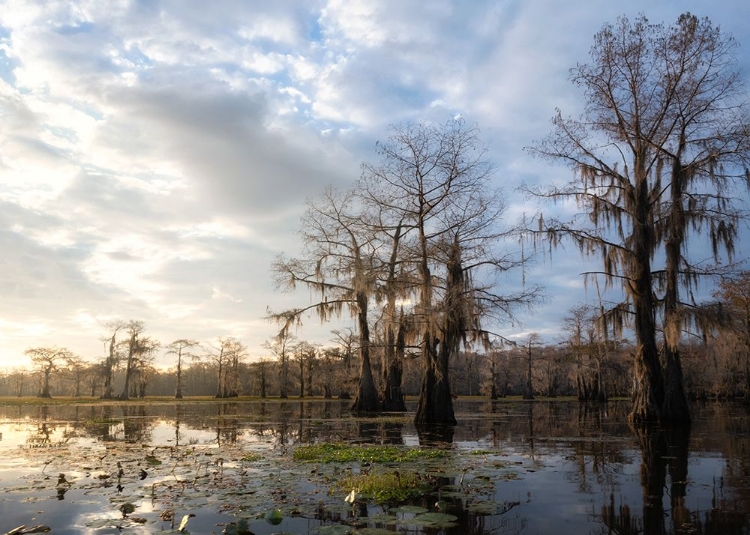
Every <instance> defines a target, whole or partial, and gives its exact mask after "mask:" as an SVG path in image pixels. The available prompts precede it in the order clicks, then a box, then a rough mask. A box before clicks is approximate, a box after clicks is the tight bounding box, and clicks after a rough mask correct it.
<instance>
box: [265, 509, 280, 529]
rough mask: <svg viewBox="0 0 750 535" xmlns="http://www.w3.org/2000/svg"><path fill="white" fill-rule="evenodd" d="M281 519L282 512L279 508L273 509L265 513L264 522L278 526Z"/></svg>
mask: <svg viewBox="0 0 750 535" xmlns="http://www.w3.org/2000/svg"><path fill="white" fill-rule="evenodd" d="M282 520H284V514H283V513H282V512H281V510H280V509H274V510H273V511H269V512H268V513H267V514H266V522H268V523H269V524H271V525H272V526H278V525H279V524H281V521H282Z"/></svg>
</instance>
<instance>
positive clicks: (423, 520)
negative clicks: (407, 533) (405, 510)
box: [409, 513, 458, 528]
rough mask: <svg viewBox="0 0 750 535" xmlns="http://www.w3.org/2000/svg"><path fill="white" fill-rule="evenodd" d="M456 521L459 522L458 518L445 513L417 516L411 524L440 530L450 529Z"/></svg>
mask: <svg viewBox="0 0 750 535" xmlns="http://www.w3.org/2000/svg"><path fill="white" fill-rule="evenodd" d="M456 520H458V517H457V516H454V515H448V514H445V513H424V514H421V515H417V516H415V517H414V518H412V519H411V520H409V523H413V524H423V525H429V526H434V527H438V528H449V527H452V526H454V525H455V522H456Z"/></svg>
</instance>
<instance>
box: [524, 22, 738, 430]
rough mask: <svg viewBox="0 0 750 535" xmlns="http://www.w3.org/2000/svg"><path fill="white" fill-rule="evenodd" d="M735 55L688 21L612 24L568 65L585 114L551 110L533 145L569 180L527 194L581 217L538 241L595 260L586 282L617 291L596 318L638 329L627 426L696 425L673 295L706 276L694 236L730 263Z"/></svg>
mask: <svg viewBox="0 0 750 535" xmlns="http://www.w3.org/2000/svg"><path fill="white" fill-rule="evenodd" d="M735 46H736V43H735V42H734V41H733V40H732V39H731V38H730V37H727V36H724V35H723V34H721V32H720V31H719V29H718V28H717V27H714V26H713V25H712V24H711V22H710V21H709V20H708V19H698V18H697V17H694V16H693V15H691V14H689V13H686V14H684V15H681V16H680V18H679V19H678V21H677V22H676V23H675V24H674V25H671V26H665V25H663V24H651V23H649V22H648V20H647V19H646V18H645V17H643V16H641V17H638V18H637V19H635V20H633V21H630V20H629V19H627V18H625V17H621V18H620V19H618V21H617V23H616V24H614V25H613V24H606V25H605V26H604V27H603V28H602V30H601V31H600V32H599V33H597V34H596V36H595V38H594V45H593V47H592V49H591V53H590V56H591V57H590V61H589V62H588V63H584V64H579V65H578V66H576V67H575V68H574V69H573V70H572V74H571V79H572V81H573V82H574V83H575V84H576V85H578V86H580V87H581V88H582V89H583V92H584V97H585V102H586V107H585V110H584V112H583V114H582V115H581V117H579V118H577V119H573V118H565V117H563V116H562V114H561V113H560V112H559V111H558V113H557V115H556V116H555V117H554V119H553V125H554V129H553V132H552V133H551V134H550V135H549V136H548V137H547V138H546V139H544V140H543V141H541V142H540V143H538V144H537V145H535V146H534V147H532V148H531V151H532V152H533V153H535V154H538V155H541V156H543V157H546V158H549V159H550V160H553V161H559V162H564V163H567V164H568V165H570V166H571V167H572V168H573V169H574V171H575V172H576V177H575V178H574V179H573V180H572V181H570V182H569V183H568V184H566V185H564V186H561V187H552V188H547V189H534V190H532V192H533V193H534V194H537V195H540V196H544V197H547V198H551V199H554V200H556V201H561V200H566V199H570V200H572V201H575V202H577V203H578V206H579V207H581V209H582V211H581V214H580V216H579V217H577V218H574V220H572V221H565V222H563V221H559V220H547V221H545V220H543V219H541V218H540V221H539V227H538V230H537V231H536V235H537V237H541V236H544V237H546V238H549V239H550V240H551V242H552V243H553V244H559V243H560V242H561V240H562V239H564V238H570V239H572V240H573V241H574V242H575V243H576V244H577V245H578V246H579V248H580V249H581V251H582V252H583V253H584V254H588V255H591V254H596V255H599V256H600V258H601V259H602V262H603V269H602V271H601V272H596V273H589V274H588V275H589V276H603V277H604V278H605V280H606V282H607V283H608V284H609V285H620V286H621V287H622V289H623V290H624V294H625V301H624V302H623V303H620V304H619V305H618V306H615V307H613V308H612V309H611V310H609V311H608V312H607V313H606V314H605V315H604V317H603V320H604V324H605V325H607V326H610V327H613V328H614V329H615V330H618V331H619V330H621V329H622V328H623V326H624V325H625V324H627V325H629V326H631V327H632V328H633V331H634V332H635V337H636V355H635V368H634V379H635V391H634V404H633V410H632V412H631V414H630V418H631V420H632V421H633V422H635V423H645V422H654V421H659V422H667V421H672V422H674V421H689V419H690V415H689V411H688V409H687V403H686V400H685V392H684V385H683V379H682V372H681V364H680V360H679V340H680V333H681V332H682V330H683V329H684V328H685V327H686V326H688V325H690V324H691V323H693V322H692V318H691V312H692V310H693V309H694V308H695V304H694V303H688V302H685V300H682V299H680V288H683V289H684V288H690V286H691V285H692V284H694V282H695V280H696V279H697V277H698V276H700V275H701V274H708V273H710V272H711V270H710V269H706V268H703V267H701V266H696V265H693V264H691V263H690V262H689V260H688V255H687V243H688V238H689V237H690V236H707V237H709V239H710V242H711V245H712V250H713V253H714V255H715V257H717V259H718V258H719V257H720V254H721V253H722V252H723V253H725V254H727V255H731V253H732V252H733V243H734V239H735V238H736V234H737V222H738V218H739V212H738V211H737V210H735V209H734V208H733V206H732V202H731V198H730V197H729V196H727V195H726V193H725V192H726V185H727V184H729V183H732V182H734V181H735V180H737V179H744V178H745V173H746V171H745V167H746V164H747V159H748V155H749V149H750V123H749V122H748V115H747V106H746V103H745V101H744V100H743V93H742V90H741V87H742V84H741V79H740V78H739V74H738V73H737V71H736V68H735V59H734V56H733V50H734V48H735ZM662 255H663V257H664V258H665V264H664V267H663V268H662V269H655V267H654V262H655V259H656V258H661V257H662ZM660 320H661V322H660ZM660 333H661V337H660ZM659 338H661V340H662V341H663V343H662V348H661V351H662V354H663V357H664V358H663V360H664V362H665V365H664V366H662V363H661V361H660V347H659Z"/></svg>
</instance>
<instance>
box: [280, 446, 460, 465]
mask: <svg viewBox="0 0 750 535" xmlns="http://www.w3.org/2000/svg"><path fill="white" fill-rule="evenodd" d="M448 455H450V452H448V451H446V450H439V449H422V448H406V447H399V446H362V445H356V444H311V445H305V446H299V447H298V448H297V449H296V450H294V460H295V461H302V462H319V463H347V462H370V463H404V462H411V461H416V460H423V459H441V458H444V457H447V456H448Z"/></svg>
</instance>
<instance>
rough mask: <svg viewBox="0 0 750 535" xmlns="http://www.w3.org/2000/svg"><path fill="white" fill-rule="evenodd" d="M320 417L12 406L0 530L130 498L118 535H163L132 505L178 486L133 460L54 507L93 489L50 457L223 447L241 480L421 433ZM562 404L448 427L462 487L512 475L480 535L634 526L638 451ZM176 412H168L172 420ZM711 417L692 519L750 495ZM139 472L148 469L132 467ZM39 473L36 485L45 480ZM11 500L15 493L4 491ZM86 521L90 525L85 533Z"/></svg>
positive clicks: (80, 521) (393, 423) (406, 425)
mask: <svg viewBox="0 0 750 535" xmlns="http://www.w3.org/2000/svg"><path fill="white" fill-rule="evenodd" d="M322 406H323V404H322V403H318V404H316V403H310V404H308V405H304V404H297V403H287V404H276V405H274V404H273V403H269V404H268V405H267V406H266V407H264V410H263V412H261V413H258V412H257V411H258V410H259V407H258V405H252V406H251V405H247V406H245V405H237V406H230V407H229V408H227V407H223V408H218V409H217V408H216V407H214V406H210V405H209V406H202V407H197V406H196V407H192V406H190V405H184V406H181V407H180V409H176V408H175V406H174V405H165V406H163V407H159V406H148V407H147V408H140V409H138V410H137V411H136V410H134V409H131V408H127V409H126V408H118V409H117V410H112V411H108V412H102V411H103V409H102V408H101V407H96V408H90V409H89V408H85V409H83V410H81V411H76V413H75V415H76V416H77V417H78V420H77V421H74V420H73V419H72V417H71V415H70V414H68V413H67V412H66V410H69V409H62V408H59V409H56V408H54V407H51V408H50V409H49V411H44V413H43V417H40V416H39V414H38V413H35V412H34V411H33V410H32V409H28V414H23V411H20V410H19V409H17V408H16V409H13V410H10V409H8V410H6V412H5V413H3V409H4V408H3V407H0V433H2V435H1V438H0V491H2V493H3V494H2V497H0V533H4V532H5V531H7V530H9V529H11V528H13V527H15V526H16V525H19V524H21V523H30V522H31V520H30V518H29V517H28V515H29V514H30V513H24V511H29V512H34V513H33V514H35V515H36V516H35V517H34V518H35V520H34V522H35V523H36V522H38V523H45V522H50V521H51V520H50V519H53V518H54V522H57V523H58V524H57V525H58V526H59V525H60V522H64V523H65V524H66V525H69V526H70V527H69V529H68V531H66V530H65V529H63V530H60V529H54V530H53V532H54V533H56V534H58V535H59V534H61V533H62V534H66V533H91V534H94V533H96V534H102V533H116V532H117V531H116V529H115V528H113V527H106V522H107V518H110V519H115V520H116V519H117V518H121V516H120V514H119V512H118V510H117V506H118V504H119V503H122V502H123V501H124V500H128V499H131V500H133V501H137V502H138V503H139V509H138V514H142V515H145V516H149V518H151V522H152V523H151V524H149V525H148V526H146V527H144V528H142V529H141V528H128V529H127V532H129V533H152V532H154V531H158V530H159V529H168V528H169V525H166V524H164V523H163V522H162V521H159V520H158V512H159V511H161V510H163V508H164V504H161V503H158V502H154V503H151V502H149V501H148V500H146V499H144V496H146V495H147V494H148V492H149V491H148V489H149V488H150V487H149V485H151V486H153V485H154V484H157V485H164V486H165V487H166V486H168V485H170V484H173V483H175V482H177V481H178V478H177V477H174V476H172V475H170V474H167V473H164V472H162V473H161V474H158V473H157V472H158V471H157V470H154V473H153V474H151V475H150V476H149V479H148V480H146V481H145V482H143V483H141V482H139V481H135V480H133V478H132V475H133V474H134V470H135V471H137V470H136V464H135V462H134V461H133V460H132V458H133V454H132V453H131V454H129V455H130V458H131V461H130V463H129V464H128V465H127V469H128V474H129V475H130V476H131V480H130V481H129V482H128V484H127V485H126V490H125V491H124V494H123V495H120V494H119V493H118V492H117V491H116V490H115V489H114V487H113V486H111V485H110V486H109V487H105V486H103V485H102V486H101V488H98V489H93V488H88V489H82V488H79V487H80V486H82V485H77V484H76V485H73V488H71V489H70V490H68V491H67V492H65V493H64V494H65V496H64V500H62V501H58V499H57V496H56V493H55V481H56V477H57V474H58V473H60V472H63V471H65V472H66V473H67V474H68V477H69V478H70V479H71V480H73V481H75V482H81V483H83V482H84V481H92V477H95V474H96V473H97V468H100V467H95V466H92V467H90V470H89V472H86V471H84V470H82V469H80V467H78V468H77V469H75V470H74V469H72V468H71V466H70V463H67V464H66V461H65V459H64V458H63V457H62V456H56V455H55V451H58V450H59V451H61V452H62V451H65V452H68V453H69V454H72V455H74V456H75V455H78V456H79V457H80V458H96V457H101V458H104V456H105V455H107V454H108V452H109V451H110V449H112V448H115V447H116V448H120V450H118V451H131V450H132V451H135V452H137V451H140V449H142V450H143V451H144V452H145V453H148V452H149V451H152V449H153V448H159V447H161V448H167V449H169V448H173V447H174V446H176V445H179V446H180V447H185V448H188V449H191V448H194V449H197V450H198V451H204V452H206V455H207V457H206V458H205V459H207V461H206V462H207V463H214V460H212V459H216V458H217V457H219V456H220V455H224V451H223V450H221V453H219V448H220V447H222V448H223V447H224V446H226V447H229V448H230V449H231V451H232V452H233V453H232V454H230V455H229V456H227V460H226V464H225V465H224V468H225V469H226V470H234V471H237V470H240V469H242V466H241V465H240V463H238V462H236V459H238V456H241V455H242V454H243V453H242V452H248V451H254V452H260V453H263V452H271V451H273V452H274V453H275V454H280V452H286V453H287V454H288V453H289V452H290V451H291V449H289V450H287V449H286V448H287V446H292V447H293V445H295V444H298V443H307V442H336V441H339V442H340V441H348V440H357V441H361V442H362V443H367V442H375V443H378V442H383V443H396V444H404V445H407V446H410V447H417V446H419V445H420V435H419V433H417V432H416V430H415V429H414V427H413V425H411V422H410V417H409V416H406V417H391V418H390V419H389V420H388V421H387V423H385V420H384V421H380V420H377V419H369V420H356V419H353V418H351V416H349V415H348V413H347V412H346V410H345V407H346V405H345V404H340V406H339V408H337V406H335V405H334V406H333V409H331V408H330V407H329V408H328V409H322V408H321V407H322ZM341 407H343V409H342V408H341ZM560 407H561V408H558V409H554V408H553V407H551V406H550V407H544V406H541V405H540V406H535V407H533V408H532V407H530V406H529V405H521V404H515V405H514V404H507V405H505V406H502V407H501V408H500V409H497V407H493V412H492V413H490V414H487V413H485V412H483V410H484V409H481V408H480V409H477V410H476V411H472V410H468V411H464V412H462V413H459V421H460V423H459V426H458V427H457V428H456V430H455V436H454V438H453V443H452V448H453V449H454V450H456V451H458V452H461V453H462V454H463V455H464V456H465V458H466V459H467V461H466V462H467V464H466V466H467V470H466V473H465V481H464V483H465V484H466V485H472V484H474V483H478V482H480V481H481V477H482V473H483V471H485V472H486V468H487V466H492V465H493V464H497V465H501V464H502V465H505V466H507V467H508V470H507V473H508V474H511V475H512V476H513V477H507V478H500V479H497V480H494V481H493V482H492V484H493V485H494V491H492V492H490V495H489V497H490V498H492V499H493V500H495V501H496V502H499V503H501V504H502V503H511V504H513V503H516V502H517V505H515V506H513V507H512V508H511V509H510V510H509V511H508V512H507V513H505V514H503V515H497V514H496V515H492V516H487V517H483V522H484V529H485V530H486V531H485V532H486V533H490V532H492V533H518V534H536V533H540V534H544V533H555V534H566V535H567V534H578V533H582V534H584V535H585V534H592V533H600V532H601V530H602V529H603V524H602V522H601V516H602V508H603V507H604V506H608V505H609V504H610V500H611V499H612V500H613V503H614V506H615V508H618V507H620V506H624V505H627V506H628V507H629V509H630V511H631V512H632V514H633V515H634V516H636V517H638V519H640V520H642V519H643V515H644V508H643V488H642V481H641V466H642V463H641V450H640V448H639V445H638V441H637V439H636V437H635V436H634V435H633V434H632V433H631V432H630V430H629V429H628V427H627V425H626V424H624V423H623V422H622V421H620V420H621V418H620V416H614V415H607V416H606V418H604V419H599V420H597V419H595V420H588V419H587V418H589V416H588V415H586V414H583V415H582V414H581V413H579V414H577V415H576V414H575V411H576V408H577V405H576V404H568V405H561V406H560ZM553 409H554V410H553ZM177 410H179V414H176V413H175V411H177ZM495 410H497V412H494V411H495ZM326 411H331V412H330V414H329V412H326ZM556 411H559V413H558V412H556ZM566 411H570V412H571V413H572V414H568V413H567V412H566ZM35 415H36V416H37V417H34V416H35ZM177 416H179V419H178V418H177ZM709 416H710V418H708V417H707V418H703V419H701V418H698V421H697V423H696V425H695V426H694V429H693V433H692V437H691V441H690V447H691V448H692V449H691V450H690V454H689V457H688V467H687V468H688V480H687V482H688V484H687V489H686V496H685V499H684V505H685V507H687V509H689V510H690V511H691V512H693V514H697V513H698V512H705V511H710V510H711V508H712V506H713V505H714V504H715V503H716V501H715V500H716V499H718V500H719V501H721V500H722V499H733V498H734V497H737V501H736V502H733V503H735V504H736V506H737V507H739V508H740V509H742V508H747V504H748V503H750V500H749V499H748V496H750V489H749V488H746V486H742V484H740V483H738V482H740V481H743V479H742V478H743V477H744V478H745V479H744V481H750V473H748V471H750V466H749V465H750V463H748V459H746V458H745V457H742V455H741V453H738V452H742V451H746V446H747V444H748V433H747V415H746V414H744V413H743V414H741V415H740V416H739V417H737V415H733V416H731V418H730V417H727V419H728V420H731V419H732V418H734V420H732V421H733V424H732V425H730V426H729V428H727V429H726V430H724V428H722V427H721V425H722V424H721V421H722V420H721V418H718V419H717V417H716V414H715V412H712V413H709ZM177 421H179V425H177V424H176V422H177ZM576 422H578V423H576ZM738 422H744V424H742V425H743V426H744V427H743V426H740V427H739V428H738V427H737V424H738ZM722 433H723V434H724V435H722ZM722 437H723V438H722ZM743 440H744V441H745V442H742V441H743ZM730 443H731V444H733V445H732V446H730ZM123 448H124V450H123ZM127 448H130V449H131V450H127ZM145 453H144V455H145ZM232 455H233V456H234V457H233V458H232ZM732 455H734V456H732ZM106 462H107V461H105V463H106ZM108 462H110V466H109V468H107V467H105V468H107V469H109V470H110V471H111V469H112V468H111V466H112V464H111V463H112V462H114V459H113V458H112V457H109V458H108ZM138 466H145V468H146V470H149V471H151V469H150V468H149V467H148V466H146V465H144V464H143V463H138ZM263 466H270V465H263ZM204 470H207V471H216V470H217V468H216V465H215V464H211V467H210V469H206V468H204ZM43 471H44V472H43ZM105 471H106V470H105ZM100 472H101V470H100ZM43 473H44V474H45V475H47V476H48V477H47V478H46V479H45V478H44V477H43V476H42V474H43ZM92 474H94V475H92ZM248 477H253V478H263V477H267V474H265V473H263V472H262V468H261V469H260V471H259V469H258V468H257V467H255V468H251V469H250V470H249V476H248ZM738 484H739V485H740V486H739V487H738V486H737V485H738ZM670 486H671V480H670V474H669V471H668V470H667V471H666V479H665V484H664V489H663V494H662V504H663V513H664V518H665V525H667V526H669V525H670V522H671V518H670V515H671V514H672V510H671V507H672V506H671V502H670V496H669V492H670ZM11 489H14V491H13V493H9V492H8V491H9V490H11ZM128 493H131V494H132V495H128ZM610 497H612V498H610ZM206 499H207V500H213V501H209V502H208V503H209V505H208V506H204V507H207V508H204V509H202V510H201V511H202V514H200V515H198V517H197V518H195V519H192V520H191V524H190V525H191V527H192V528H193V533H204V532H205V533H210V532H212V531H214V532H216V522H217V521H218V520H219V519H220V518H221V517H220V516H217V514H218V511H219V509H220V507H221V503H219V498H218V497H216V496H213V497H211V496H209V497H208V498H206ZM311 499H312V498H311ZM39 511H41V512H39ZM743 512H744V514H747V513H748V511H743ZM154 519H156V520H154ZM178 520H179V519H178ZM225 520H226V518H225ZM640 520H639V521H640ZM154 522H155V523H154ZM310 522H313V521H311V520H309V519H300V518H297V519H287V520H285V521H284V525H283V526H282V528H283V529H285V530H289V531H296V532H299V533H304V532H306V530H307V529H308V527H307V526H308V524H309V523H310ZM746 522H747V521H746ZM97 523H98V524H97ZM11 524H13V525H11ZM92 524H94V525H96V526H99V527H95V528H91V527H86V526H91V525H92ZM312 525H316V524H315V523H314V522H313V524H312ZM261 528H262V529H261ZM746 528H747V525H746V527H745V529H746ZM263 529H266V531H263ZM270 529H271V528H270V527H268V528H265V527H263V526H257V525H254V526H253V528H252V530H253V532H255V533H258V534H259V535H262V534H266V533H272V531H268V530H270ZM274 529H277V528H274ZM409 529H410V530H412V529H416V528H409ZM670 529H671V528H670ZM493 530H494V531H493ZM409 533H420V531H419V530H418V529H416V531H409ZM450 533H451V534H454V533H456V534H457V533H459V532H453V531H451V532H450ZM709 533H710V532H709Z"/></svg>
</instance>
